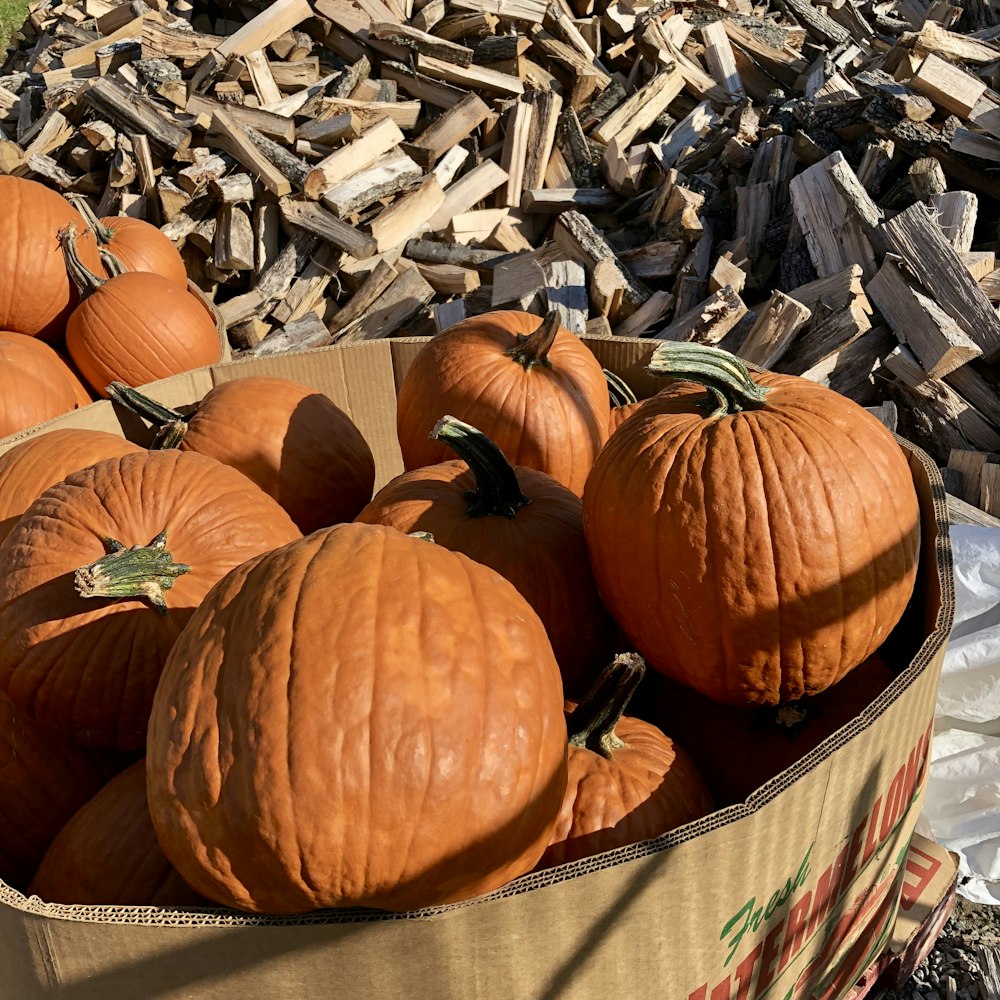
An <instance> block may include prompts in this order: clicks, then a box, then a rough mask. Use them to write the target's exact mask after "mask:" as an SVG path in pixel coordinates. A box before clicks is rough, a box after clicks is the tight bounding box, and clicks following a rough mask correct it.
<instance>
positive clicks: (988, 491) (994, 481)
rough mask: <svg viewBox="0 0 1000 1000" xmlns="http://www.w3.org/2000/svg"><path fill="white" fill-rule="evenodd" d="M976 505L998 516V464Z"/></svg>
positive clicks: (989, 467) (988, 472) (987, 474)
mask: <svg viewBox="0 0 1000 1000" xmlns="http://www.w3.org/2000/svg"><path fill="white" fill-rule="evenodd" d="M978 506H979V507H981V508H982V509H983V510H984V511H985V512H986V513H987V514H989V515H990V516H991V517H998V516H1000V465H994V464H993V463H992V462H987V463H986V464H985V465H984V466H983V469H982V473H981V475H980V480H979V504H978ZM952 992H954V990H952Z"/></svg>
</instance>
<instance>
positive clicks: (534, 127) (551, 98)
mask: <svg viewBox="0 0 1000 1000" xmlns="http://www.w3.org/2000/svg"><path fill="white" fill-rule="evenodd" d="M523 100H524V101H525V103H526V104H527V105H528V106H529V107H530V108H531V124H530V129H529V132H528V151H527V156H526V158H525V162H524V177H523V180H522V183H521V190H522V191H528V190H532V189H537V188H541V187H543V186H545V187H552V186H553V185H551V184H547V183H546V176H545V175H546V170H547V167H548V164H549V159H550V157H551V155H552V153H553V152H554V146H555V140H556V126H557V124H558V121H559V114H560V112H561V111H562V103H563V102H562V98H561V97H560V96H559V94H557V93H555V92H554V91H551V90H534V91H530V92H529V93H527V94H525V96H524V98H523Z"/></svg>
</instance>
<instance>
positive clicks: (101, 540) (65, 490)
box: [0, 451, 299, 751]
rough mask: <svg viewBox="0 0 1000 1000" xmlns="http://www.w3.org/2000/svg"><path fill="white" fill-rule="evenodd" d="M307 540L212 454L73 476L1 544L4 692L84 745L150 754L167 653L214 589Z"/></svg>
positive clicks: (149, 458)
mask: <svg viewBox="0 0 1000 1000" xmlns="http://www.w3.org/2000/svg"><path fill="white" fill-rule="evenodd" d="M297 537H299V531H298V529H297V528H296V527H295V525H294V524H293V523H292V521H291V520H290V519H289V517H288V515H287V514H286V513H285V512H284V511H283V510H282V509H281V507H279V506H278V504H277V503H276V502H275V501H274V500H272V499H271V497H269V496H267V495H266V494H264V493H263V492H262V491H261V490H259V489H258V488H257V487H256V486H255V485H254V484H253V483H251V482H250V480H249V479H247V478H246V476H244V475H243V474H242V473H240V472H237V471H236V470H235V469H231V468H229V467H228V466H225V465H221V464H220V463H218V462H216V461H214V460H213V459H211V458H206V457H205V456H204V455H195V454H193V453H190V452H178V451H162V452H147V451H141V452H138V453H134V454H127V455H122V456H120V457H118V458H111V459H106V460H105V461H102V462H97V463H96V464H94V465H90V466H88V467H87V468H85V469H81V470H80V471H79V472H74V473H73V474H71V475H69V476H67V477H66V479H65V480H63V481H62V482H60V483H57V484H56V485H55V486H53V487H51V488H50V489H48V490H46V491H45V492H44V493H43V494H42V495H41V496H40V497H39V498H38V499H37V500H36V501H35V502H34V503H32V505H31V506H30V507H29V508H28V509H27V511H25V513H24V515H23V516H22V517H21V519H20V520H19V521H18V522H17V524H16V525H15V526H14V528H13V530H12V531H11V532H10V534H9V535H8V536H7V538H6V539H5V541H4V542H3V544H2V545H0V564H2V565H3V566H4V569H5V572H4V573H3V574H2V575H0V688H2V689H3V690H5V691H6V692H7V694H8V695H9V697H10V698H11V700H12V701H13V702H14V703H15V704H16V705H17V706H18V707H19V708H21V709H23V710H25V711H29V712H31V714H32V715H33V716H34V717H35V719H37V720H38V721H39V722H40V723H42V724H43V725H45V726H47V727H49V728H51V729H53V730H55V731H57V732H63V733H66V734H68V735H71V736H72V737H73V738H74V739H77V740H78V741H79V742H81V743H83V744H85V745H88V746H95V747H117V748H118V749H121V750H126V751H131V750H138V749H141V748H142V747H143V745H144V742H145V735H146V723H147V721H148V717H149V708H150V705H151V704H152V700H153V691H154V689H155V688H156V683H157V680H158V678H159V675H160V671H161V670H162V668H163V664H164V662H165V661H166V658H167V654H168V653H169V652H170V649H171V647H172V646H173V644H174V641H175V640H176V638H177V636H178V635H179V633H180V632H181V630H182V629H183V628H184V626H185V624H186V623H187V622H188V620H189V619H190V618H191V615H192V614H193V613H194V611H195V608H197V607H198V605H199V604H200V603H201V601H202V599H203V598H204V596H205V594H206V593H207V592H208V590H209V589H210V588H211V587H212V586H213V585H214V584H215V583H216V582H217V581H218V580H219V579H220V578H221V577H222V576H224V575H225V574H226V573H227V572H229V570H230V569H232V568H233V567H234V566H237V565H239V564H240V563H242V562H244V561H245V560H247V559H249V558H251V557H252V556H255V555H258V554H260V553H261V552H266V551H269V550H270V549H273V548H276V547H277V546H279V545H283V544H285V543H286V542H288V541H291V540H292V539H294V538H297Z"/></svg>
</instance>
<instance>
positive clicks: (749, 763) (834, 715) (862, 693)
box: [638, 654, 893, 807]
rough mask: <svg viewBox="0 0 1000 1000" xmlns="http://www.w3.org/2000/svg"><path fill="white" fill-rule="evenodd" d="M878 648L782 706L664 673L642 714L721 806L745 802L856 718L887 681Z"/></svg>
mask: <svg viewBox="0 0 1000 1000" xmlns="http://www.w3.org/2000/svg"><path fill="white" fill-rule="evenodd" d="M892 678H893V673H892V671H891V670H890V669H889V667H888V666H887V665H886V663H885V661H884V660H882V659H881V658H880V657H879V656H878V655H877V654H876V655H874V656H870V657H868V659H867V660H865V662H864V663H862V664H861V665H860V666H858V667H856V668H855V669H854V670H852V671H851V672H850V673H849V674H847V676H845V677H844V678H843V679H842V680H840V681H838V682H837V683H836V684H834V685H832V686H831V687H828V688H827V689H826V690H825V691H821V692H820V693H819V694H817V695H815V696H814V697H812V698H804V699H801V700H799V701H794V702H788V703H787V704H784V705H776V706H757V707H754V708H740V707H736V706H733V705H720V704H718V703H717V702H714V701H712V700H711V699H710V698H706V697H705V696H704V695H701V694H698V692H697V691H693V690H692V689H691V688H689V687H687V686H686V685H684V684H678V683H677V682H675V681H670V680H668V679H667V678H666V677H657V678H655V680H656V681H658V682H659V683H658V685H656V686H655V687H654V688H653V689H652V692H651V693H650V694H649V695H648V697H647V702H646V704H645V705H644V706H643V707H641V708H640V709H639V710H638V712H639V714H640V715H641V716H642V717H643V718H645V719H648V720H649V721H650V722H652V723H654V724H655V725H657V726H659V727H660V728H661V729H662V730H664V732H668V733H670V735H671V736H672V737H674V739H676V740H678V741H679V742H680V743H681V744H682V745H683V746H684V747H685V749H686V750H687V751H688V753H690V754H691V757H692V759H693V760H694V762H695V764H696V765H697V767H698V770H699V771H700V772H701V774H702V775H703V776H704V778H705V781H706V783H707V784H708V787H709V788H711V790H712V794H713V795H714V796H715V800H716V802H717V803H718V805H719V806H720V807H721V806H728V805H732V804H733V803H734V802H744V801H746V799H747V798H748V797H749V796H750V795H751V794H752V793H753V792H755V791H757V789H758V788H760V787H762V786H763V785H765V784H766V783H767V782H768V781H770V780H771V779H772V778H774V777H777V775H779V774H781V772H782V771H785V770H787V769H788V768H790V767H792V766H793V765H794V764H796V763H798V761H800V760H802V758H803V757H805V756H806V755H807V754H808V753H810V752H811V751H813V750H814V749H815V748H816V747H818V746H819V745H820V743H822V742H823V741H824V740H825V739H826V738H827V737H828V736H832V735H833V734H834V733H835V732H836V731H837V730H838V729H840V728H841V727H842V726H846V725H847V724H848V723H849V722H850V721H851V720H852V719H854V718H856V717H857V716H859V715H860V714H861V713H862V712H863V711H864V710H865V709H866V708H867V707H868V706H869V705H870V704H871V703H872V702H873V701H874V700H875V699H876V698H877V697H878V696H879V695H880V694H881V693H882V692H883V691H884V690H885V689H886V688H887V687H888V686H889V684H890V683H891V681H892Z"/></svg>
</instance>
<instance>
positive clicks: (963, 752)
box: [918, 525, 1000, 905]
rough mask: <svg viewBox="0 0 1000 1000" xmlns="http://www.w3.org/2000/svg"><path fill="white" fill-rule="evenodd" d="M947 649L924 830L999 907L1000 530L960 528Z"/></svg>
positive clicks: (981, 897)
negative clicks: (956, 859)
mask: <svg viewBox="0 0 1000 1000" xmlns="http://www.w3.org/2000/svg"><path fill="white" fill-rule="evenodd" d="M951 542H952V553H953V559H954V565H955V597H956V609H955V627H954V630H953V631H952V634H951V638H950V640H949V642H948V648H947V650H946V651H945V657H944V664H943V666H942V671H941V684H940V687H939V689H938V696H937V706H936V710H935V723H934V731H935V735H934V742H933V746H932V750H931V767H930V774H929V777H928V782H927V792H926V795H925V798H924V804H923V811H922V814H921V817H920V823H919V825H918V829H919V830H921V831H923V832H926V833H927V834H928V835H929V836H931V837H933V839H934V840H936V841H937V842H938V843H939V844H941V845H942V846H943V847H946V848H948V850H950V851H954V852H955V853H956V854H958V856H959V889H958V891H959V892H960V893H961V894H962V895H963V896H965V897H966V898H967V899H970V900H973V901H975V902H978V903H994V904H997V905H1000V528H985V527H980V526H973V525H953V526H952V528H951Z"/></svg>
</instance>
